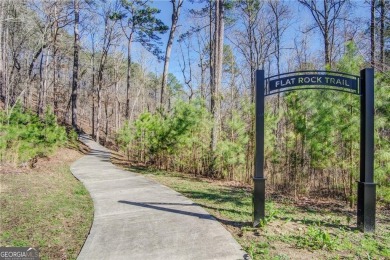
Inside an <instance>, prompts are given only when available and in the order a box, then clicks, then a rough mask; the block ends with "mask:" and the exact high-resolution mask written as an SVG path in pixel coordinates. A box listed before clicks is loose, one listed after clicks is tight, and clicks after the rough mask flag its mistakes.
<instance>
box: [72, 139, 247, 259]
mask: <svg viewBox="0 0 390 260" xmlns="http://www.w3.org/2000/svg"><path fill="white" fill-rule="evenodd" d="M80 140H81V141H82V142H84V143H85V144H86V145H88V146H89V147H90V148H91V152H90V153H89V154H88V155H86V156H84V157H83V158H81V159H79V160H78V161H76V162H75V163H73V164H72V166H71V170H72V173H73V175H74V176H75V177H76V178H77V179H79V180H80V181H81V182H82V183H83V184H84V185H85V187H86V188H87V189H88V191H89V192H90V194H91V197H92V199H93V203H94V207H95V213H94V221H93V224H92V228H91V231H90V234H89V235H88V238H87V240H86V242H85V244H84V246H83V248H82V250H81V252H80V254H79V256H78V259H88V260H90V259H164V260H165V259H224V260H225V259H247V258H248V256H247V254H246V253H245V252H244V251H243V250H242V249H241V247H240V245H239V244H238V243H237V242H236V241H235V240H234V238H233V237H232V236H231V234H230V233H229V232H228V231H227V230H226V229H224V227H223V226H222V225H221V224H220V223H219V222H218V221H216V220H215V219H214V218H213V217H212V216H211V215H210V214H208V213H207V212H206V211H205V210H204V209H203V208H201V207H200V206H198V205H196V204H195V203H194V202H192V201H191V200H189V199H188V198H186V197H184V196H183V195H181V194H180V193H177V192H175V191H173V190H171V189H169V188H167V187H166V186H163V185H161V184H159V183H157V182H155V181H152V180H150V179H146V178H145V177H143V176H141V175H139V174H136V173H132V172H128V171H125V170H122V169H119V168H117V167H116V166H114V165H113V164H112V163H111V162H110V152H109V151H108V150H107V149H106V148H104V147H102V146H101V145H99V144H97V143H96V142H94V141H93V140H92V139H91V138H90V137H88V136H86V135H82V136H80Z"/></svg>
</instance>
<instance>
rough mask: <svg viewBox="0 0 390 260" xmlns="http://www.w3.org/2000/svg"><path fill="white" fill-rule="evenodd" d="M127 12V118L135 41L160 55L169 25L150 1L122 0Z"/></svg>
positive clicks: (123, 24)
mask: <svg viewBox="0 0 390 260" xmlns="http://www.w3.org/2000/svg"><path fill="white" fill-rule="evenodd" d="M121 4H122V6H123V8H124V9H125V10H126V12H125V13H123V14H120V18H121V27H122V30H123V33H124V35H125V36H126V38H127V78H126V108H125V109H126V110H125V111H126V112H125V113H126V118H127V119H129V117H130V85H131V47H132V44H133V42H140V43H141V44H142V46H144V47H145V48H146V49H147V50H148V51H150V52H152V53H153V54H154V55H156V56H158V57H159V58H161V57H160V56H161V55H160V53H161V51H160V49H159V48H158V44H159V43H160V42H159V41H160V37H159V36H158V34H162V33H165V32H166V31H167V30H168V27H167V26H166V25H165V24H164V23H163V22H162V21H161V20H160V19H157V18H156V17H155V15H156V14H158V13H160V10H159V9H157V8H153V7H150V6H149V5H148V1H141V0H135V1H129V0H121Z"/></svg>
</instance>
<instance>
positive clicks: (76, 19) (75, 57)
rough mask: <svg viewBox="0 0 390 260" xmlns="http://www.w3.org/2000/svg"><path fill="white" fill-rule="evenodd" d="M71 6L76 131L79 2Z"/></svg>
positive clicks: (74, 126) (73, 114)
mask: <svg viewBox="0 0 390 260" xmlns="http://www.w3.org/2000/svg"><path fill="white" fill-rule="evenodd" d="M73 5H74V45H73V49H74V51H73V82H72V126H73V128H74V129H77V88H78V78H79V49H80V36H79V12H80V3H79V0H74V1H73Z"/></svg>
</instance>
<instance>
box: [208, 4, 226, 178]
mask: <svg viewBox="0 0 390 260" xmlns="http://www.w3.org/2000/svg"><path fill="white" fill-rule="evenodd" d="M224 3H225V1H224V0H216V1H215V2H214V44H213V46H212V48H213V52H212V53H213V59H212V62H213V74H212V75H211V77H212V79H213V80H212V81H211V82H212V85H211V87H210V89H211V100H210V109H211V115H212V117H213V127H212V129H211V144H210V147H211V153H212V163H211V174H215V170H216V169H215V159H216V158H215V152H216V150H217V143H218V132H219V122H220V113H221V104H220V102H221V99H220V89H221V81H222V65H223V64H222V63H223V39H224V30H225V28H224V27H225V24H224V11H225V10H224Z"/></svg>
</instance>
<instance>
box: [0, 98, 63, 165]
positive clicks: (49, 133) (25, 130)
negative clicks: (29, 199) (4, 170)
mask: <svg viewBox="0 0 390 260" xmlns="http://www.w3.org/2000/svg"><path fill="white" fill-rule="evenodd" d="M0 137H1V138H0V160H1V161H2V162H10V163H15V164H19V163H25V162H28V161H30V160H31V159H34V158H37V157H42V156H47V155H48V154H50V153H52V152H53V151H54V150H55V149H56V148H57V147H59V146H62V145H64V144H66V142H67V140H68V137H67V133H66V130H65V127H62V126H59V125H58V124H57V120H56V117H55V116H54V114H53V113H52V112H51V111H48V112H46V114H45V116H44V117H43V118H42V119H40V118H39V117H38V116H37V115H36V114H34V113H32V112H31V111H23V108H22V106H21V105H16V106H15V107H14V108H13V110H12V111H11V112H10V113H9V114H8V115H7V114H6V113H4V112H1V113H0Z"/></svg>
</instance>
